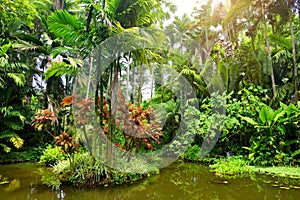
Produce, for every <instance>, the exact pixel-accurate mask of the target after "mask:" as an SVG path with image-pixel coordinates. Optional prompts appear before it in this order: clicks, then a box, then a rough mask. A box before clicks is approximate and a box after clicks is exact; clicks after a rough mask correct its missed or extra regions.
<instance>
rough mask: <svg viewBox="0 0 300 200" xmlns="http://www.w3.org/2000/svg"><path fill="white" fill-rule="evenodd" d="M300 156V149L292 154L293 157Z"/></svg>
mask: <svg viewBox="0 0 300 200" xmlns="http://www.w3.org/2000/svg"><path fill="white" fill-rule="evenodd" d="M298 154H300V149H298V150H296V151H295V152H294V153H292V154H291V156H292V157H295V156H296V155H298Z"/></svg>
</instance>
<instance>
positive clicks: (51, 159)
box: [40, 145, 66, 165]
mask: <svg viewBox="0 0 300 200" xmlns="http://www.w3.org/2000/svg"><path fill="white" fill-rule="evenodd" d="M65 158H66V157H65V155H64V153H63V151H62V149H61V148H60V147H57V146H55V147H52V146H51V145H49V146H48V147H47V148H46V149H45V150H44V151H43V155H42V156H41V158H40V162H41V163H45V164H46V165H54V164H55V163H56V162H57V161H59V160H64V159H65Z"/></svg>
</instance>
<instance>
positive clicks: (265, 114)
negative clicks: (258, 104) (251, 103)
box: [259, 105, 274, 124]
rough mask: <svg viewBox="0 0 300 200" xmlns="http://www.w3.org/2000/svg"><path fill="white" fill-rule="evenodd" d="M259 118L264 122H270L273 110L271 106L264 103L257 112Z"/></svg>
mask: <svg viewBox="0 0 300 200" xmlns="http://www.w3.org/2000/svg"><path fill="white" fill-rule="evenodd" d="M259 119H260V120H261V121H262V123H264V124H265V123H267V124H270V123H271V122H272V121H273V119H274V110H273V109H272V108H271V107H269V106H267V105H264V106H263V107H262V109H261V110H260V112H259Z"/></svg>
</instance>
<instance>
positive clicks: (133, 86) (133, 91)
mask: <svg viewBox="0 0 300 200" xmlns="http://www.w3.org/2000/svg"><path fill="white" fill-rule="evenodd" d="M135 70H136V62H135V61H134V66H133V74H132V95H131V96H132V103H133V104H135Z"/></svg>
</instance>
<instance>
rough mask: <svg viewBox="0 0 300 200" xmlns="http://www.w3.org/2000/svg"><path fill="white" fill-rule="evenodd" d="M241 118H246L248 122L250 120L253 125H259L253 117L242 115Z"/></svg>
mask: <svg viewBox="0 0 300 200" xmlns="http://www.w3.org/2000/svg"><path fill="white" fill-rule="evenodd" d="M241 119H242V120H245V121H246V122H248V123H249V124H252V125H257V122H256V121H254V120H253V119H252V118H250V117H244V116H241Z"/></svg>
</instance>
